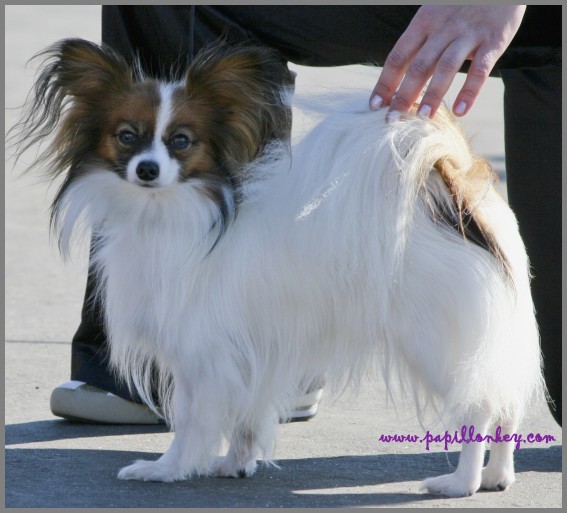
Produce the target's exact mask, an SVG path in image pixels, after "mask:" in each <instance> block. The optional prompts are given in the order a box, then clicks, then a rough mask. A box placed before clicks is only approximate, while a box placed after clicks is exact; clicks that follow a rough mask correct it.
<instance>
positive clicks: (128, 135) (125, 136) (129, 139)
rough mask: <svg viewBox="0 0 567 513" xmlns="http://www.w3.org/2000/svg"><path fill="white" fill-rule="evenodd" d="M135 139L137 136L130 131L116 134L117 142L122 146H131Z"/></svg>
mask: <svg viewBox="0 0 567 513" xmlns="http://www.w3.org/2000/svg"><path fill="white" fill-rule="evenodd" d="M136 139H138V135H137V134H136V132H133V131H132V130H121V131H120V132H119V133H118V140H119V141H120V142H121V143H122V144H132V143H133V142H135V141H136Z"/></svg>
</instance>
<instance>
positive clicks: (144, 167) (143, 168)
mask: <svg viewBox="0 0 567 513" xmlns="http://www.w3.org/2000/svg"><path fill="white" fill-rule="evenodd" d="M136 174H137V175H138V178H139V179H140V180H144V182H151V181H152V180H155V179H156V178H157V177H158V176H159V166H158V165H157V164H156V163H155V162H154V161H153V160H142V162H140V163H139V164H138V167H137V168H136Z"/></svg>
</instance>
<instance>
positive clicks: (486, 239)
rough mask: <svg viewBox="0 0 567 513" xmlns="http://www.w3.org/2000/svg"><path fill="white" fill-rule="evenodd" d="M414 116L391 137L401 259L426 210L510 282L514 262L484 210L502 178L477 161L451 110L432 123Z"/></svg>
mask: <svg viewBox="0 0 567 513" xmlns="http://www.w3.org/2000/svg"><path fill="white" fill-rule="evenodd" d="M410 116H411V117H410ZM410 116H408V117H407V118H406V119H404V120H402V121H400V122H397V123H393V124H391V125H389V127H388V132H387V137H388V140H389V144H390V147H391V148H392V152H393V156H394V159H395V161H396V166H397V168H398V169H399V173H400V175H399V190H398V193H399V199H400V202H399V204H398V212H399V215H398V216H397V219H398V223H399V226H398V227H397V228H398V230H397V231H398V233H399V234H401V237H400V238H399V241H398V244H399V247H397V248H396V253H397V254H398V255H400V256H401V255H402V254H403V251H404V246H405V242H406V241H407V237H408V235H409V232H410V230H411V226H412V219H413V216H414V214H415V209H416V208H420V206H422V207H424V208H425V211H426V212H427V214H428V216H429V217H430V219H431V220H432V221H433V222H434V223H435V224H437V225H439V226H440V227H446V228H449V229H450V230H451V231H453V232H455V233H457V234H458V235H459V236H460V237H462V238H463V239H464V240H465V241H468V242H469V243H471V244H475V245H477V246H479V247H481V248H483V249H485V250H486V251H488V252H489V253H490V254H491V255H492V256H493V257H494V258H495V260H496V262H498V265H499V266H500V267H501V269H502V271H503V272H504V274H505V275H506V276H507V277H508V278H509V279H511V278H512V270H511V266H510V262H509V261H508V258H507V257H506V254H505V253H504V251H503V250H502V248H501V246H500V244H499V243H498V240H497V238H496V236H495V234H494V232H493V230H492V229H491V226H490V224H489V222H488V220H487V219H486V218H485V216H484V215H483V209H482V207H481V205H482V203H483V200H484V199H485V198H486V196H487V194H488V193H489V191H490V190H491V189H492V187H493V184H494V182H495V181H496V180H497V179H498V178H497V175H496V174H495V173H494V171H493V170H492V167H491V166H490V164H489V163H488V162H487V161H486V160H485V159H483V158H480V157H473V155H472V152H471V149H470V147H469V145H468V143H467V141H466V139H465V137H464V134H463V132H462V129H461V127H460V126H459V125H457V123H456V122H455V121H454V120H453V118H452V117H451V115H450V113H449V112H448V111H447V109H446V108H441V109H440V110H439V111H438V113H437V115H436V117H435V118H434V119H433V120H429V119H424V118H421V117H419V116H414V115H410Z"/></svg>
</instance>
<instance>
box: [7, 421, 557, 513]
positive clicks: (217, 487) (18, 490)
mask: <svg viewBox="0 0 567 513" xmlns="http://www.w3.org/2000/svg"><path fill="white" fill-rule="evenodd" d="M166 431H167V428H166V427H165V426H102V425H98V426H97V425H94V426H93V425H77V424H71V423H67V422H63V421H41V422H31V423H25V424H15V425H10V426H7V427H6V444H7V445H15V444H26V443H33V442H42V441H53V440H63V439H69V438H86V437H98V436H101V437H102V436H115V435H124V436H127V435H129V434H140V433H159V432H166ZM157 457H159V454H151V453H137V452H132V451H109V450H83V449H48V448H41V449H36V448H30V449H26V448H21V447H18V448H12V449H10V448H9V447H8V448H7V450H6V469H7V470H6V507H24V508H30V507H52V508H62V507H106V508H116V507H205V506H206V507H243V508H246V507H278V506H280V507H281V506H283V507H348V506H369V505H375V506H387V505H404V504H408V503H416V502H427V501H431V500H433V499H435V500H437V499H438V498H437V497H434V496H432V495H428V494H421V493H418V492H417V486H415V487H414V486H413V485H414V483H411V486H410V487H409V489H411V491H410V492H407V493H392V492H387V493H380V491H379V490H378V491H377V492H376V493H365V492H363V491H362V490H361V492H362V493H355V492H356V488H357V487H363V486H380V485H382V484H391V483H406V482H410V481H420V480H422V479H424V478H426V477H430V476H434V475H439V474H442V473H447V472H449V471H450V468H449V465H453V466H454V465H456V463H457V460H458V453H457V452H449V453H443V452H434V453H424V454H380V455H373V456H339V457H331V458H305V459H294V460H279V461H278V464H279V466H280V468H275V467H264V466H262V467H260V468H259V471H258V473H257V474H256V475H254V476H253V477H251V478H249V479H222V478H198V479H194V480H192V481H190V482H178V483H167V484H164V483H142V482H136V481H119V480H118V479H116V473H117V471H118V470H119V469H120V468H121V467H123V466H125V465H128V464H129V463H131V462H132V461H134V460H136V459H139V458H146V459H155V458H157ZM516 469H517V473H522V472H561V446H558V445H554V446H549V447H546V448H533V449H532V448H524V449H521V450H520V451H518V452H517V453H516ZM61 482H65V486H64V487H63V486H60V483H61ZM342 488H346V489H348V490H345V493H339V492H337V490H338V489H342ZM414 490H415V492H414ZM350 492H353V493H350ZM424 505H426V504H424Z"/></svg>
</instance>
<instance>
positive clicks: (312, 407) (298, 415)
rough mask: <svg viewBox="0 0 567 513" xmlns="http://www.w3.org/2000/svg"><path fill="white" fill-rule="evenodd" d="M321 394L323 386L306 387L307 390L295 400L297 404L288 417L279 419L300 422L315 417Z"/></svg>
mask: <svg viewBox="0 0 567 513" xmlns="http://www.w3.org/2000/svg"><path fill="white" fill-rule="evenodd" d="M321 395H323V388H313V389H308V390H307V392H305V394H304V395H302V396H301V397H300V398H299V399H298V400H297V406H296V407H295V409H294V410H293V411H292V412H291V416H290V418H289V419H288V420H281V422H300V421H304V420H309V419H312V418H313V417H315V415H317V410H318V408H319V401H320V400H321Z"/></svg>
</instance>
